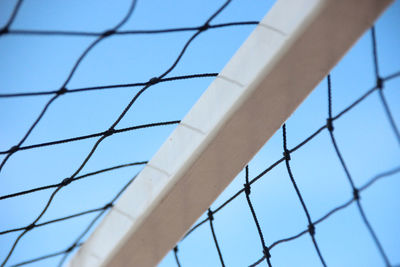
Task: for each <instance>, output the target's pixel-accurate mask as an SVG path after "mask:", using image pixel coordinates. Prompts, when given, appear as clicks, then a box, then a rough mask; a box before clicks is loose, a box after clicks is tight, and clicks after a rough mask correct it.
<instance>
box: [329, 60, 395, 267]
mask: <svg viewBox="0 0 400 267" xmlns="http://www.w3.org/2000/svg"><path fill="white" fill-rule="evenodd" d="M376 71H378V69H377V68H376ZM327 81H328V86H327V87H328V119H327V125H328V126H327V129H328V131H329V135H330V137H331V141H332V144H333V147H334V149H335V152H336V155H337V157H338V159H339V161H340V164H341V166H342V168H343V170H344V172H345V174H346V177H347V180H348V181H349V183H350V186H351V189H352V191H353V197H354V200H355V201H356V203H357V208H358V211H359V212H360V215H361V218H362V220H363V222H364V224H365V226H366V227H367V229H368V232H369V233H370V235H371V237H372V239H373V240H374V243H375V245H376V247H377V249H378V251H379V253H380V255H381V257H382V259H383V260H384V262H385V264H386V266H391V265H390V262H389V258H388V257H387V255H386V253H385V251H384V249H383V247H382V244H381V243H380V241H379V239H378V237H377V235H376V233H375V231H374V230H373V228H372V226H371V224H370V222H369V220H368V218H367V216H366V215H365V212H364V209H363V208H362V206H361V203H360V196H359V189H358V188H357V187H356V186H355V184H354V181H353V178H352V177H351V174H350V171H349V169H348V167H347V165H346V163H345V161H344V159H343V156H342V154H341V152H340V150H339V147H338V145H337V142H336V139H335V136H334V134H333V131H334V127H333V124H332V84H331V76H330V75H328V77H327Z"/></svg>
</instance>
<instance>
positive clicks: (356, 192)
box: [353, 188, 360, 200]
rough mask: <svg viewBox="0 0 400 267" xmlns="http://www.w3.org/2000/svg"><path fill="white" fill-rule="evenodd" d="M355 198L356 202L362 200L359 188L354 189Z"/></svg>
mask: <svg viewBox="0 0 400 267" xmlns="http://www.w3.org/2000/svg"><path fill="white" fill-rule="evenodd" d="M353 198H354V200H359V199H360V191H358V189H357V188H354V189H353Z"/></svg>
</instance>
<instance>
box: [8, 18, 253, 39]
mask: <svg viewBox="0 0 400 267" xmlns="http://www.w3.org/2000/svg"><path fill="white" fill-rule="evenodd" d="M258 23H259V22H258V21H237V22H228V23H220V24H214V25H210V28H211V29H216V28H223V27H229V26H242V25H257V24H258ZM201 27H202V26H199V27H180V28H170V29H158V30H125V31H115V32H114V33H113V35H135V34H160V33H175V32H187V31H197V30H199V29H200V28H201ZM7 34H10V35H52V36H54V35H58V36H81V37H99V36H101V35H103V34H104V33H103V32H87V31H63V30H59V31H57V30H55V31H54V30H29V29H12V30H8V31H7Z"/></svg>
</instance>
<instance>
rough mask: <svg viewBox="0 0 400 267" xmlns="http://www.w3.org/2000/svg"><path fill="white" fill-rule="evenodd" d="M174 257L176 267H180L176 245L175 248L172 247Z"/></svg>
mask: <svg viewBox="0 0 400 267" xmlns="http://www.w3.org/2000/svg"><path fill="white" fill-rule="evenodd" d="M174 256H175V262H176V265H177V266H178V267H181V263H180V261H179V258H178V245H176V246H175V247H174Z"/></svg>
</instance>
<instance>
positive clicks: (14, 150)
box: [8, 146, 19, 154]
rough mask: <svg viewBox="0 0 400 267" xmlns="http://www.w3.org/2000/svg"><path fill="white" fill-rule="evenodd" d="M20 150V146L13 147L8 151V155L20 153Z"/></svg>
mask: <svg viewBox="0 0 400 267" xmlns="http://www.w3.org/2000/svg"><path fill="white" fill-rule="evenodd" d="M18 149H19V146H12V147H11V148H10V149H9V150H8V153H11V154H12V153H15V152H17V151H18Z"/></svg>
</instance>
